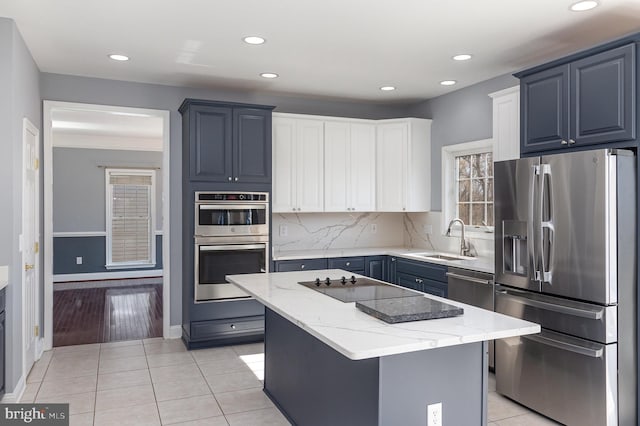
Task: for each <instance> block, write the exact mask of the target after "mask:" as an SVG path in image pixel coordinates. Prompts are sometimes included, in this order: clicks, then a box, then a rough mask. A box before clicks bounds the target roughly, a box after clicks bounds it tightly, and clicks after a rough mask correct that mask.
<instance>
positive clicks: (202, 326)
mask: <svg viewBox="0 0 640 426" xmlns="http://www.w3.org/2000/svg"><path fill="white" fill-rule="evenodd" d="M260 331H264V316H262V315H260V316H255V317H243V318H226V319H222V320H211V321H196V322H192V323H191V339H192V340H203V339H215V338H224V337H229V336H233V335H236V334H243V333H256V332H260Z"/></svg>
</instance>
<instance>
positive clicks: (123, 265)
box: [104, 167, 156, 270]
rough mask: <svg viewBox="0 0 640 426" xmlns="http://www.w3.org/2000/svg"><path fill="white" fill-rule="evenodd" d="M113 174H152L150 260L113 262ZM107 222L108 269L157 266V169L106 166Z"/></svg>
mask: <svg viewBox="0 0 640 426" xmlns="http://www.w3.org/2000/svg"><path fill="white" fill-rule="evenodd" d="M113 175H125V176H150V177H151V185H150V187H149V191H150V194H149V204H150V206H149V215H150V220H149V239H150V254H149V256H150V259H149V261H133V262H116V263H114V262H113V252H112V241H113V237H112V235H113V216H112V213H113V185H111V183H109V181H110V179H109V178H110V177H111V176H113ZM104 180H105V198H106V203H105V205H106V208H105V222H106V230H107V238H106V259H105V260H106V261H105V268H106V269H109V270H111V269H135V268H154V267H155V266H156V235H155V229H156V171H155V169H145V168H135V169H133V168H132V169H122V168H115V167H107V168H105V179H104Z"/></svg>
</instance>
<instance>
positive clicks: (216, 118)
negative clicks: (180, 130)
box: [189, 105, 233, 182]
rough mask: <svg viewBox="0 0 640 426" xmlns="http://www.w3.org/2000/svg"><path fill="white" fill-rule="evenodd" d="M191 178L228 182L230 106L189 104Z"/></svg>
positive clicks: (230, 141) (229, 165) (229, 178)
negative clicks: (191, 105)
mask: <svg viewBox="0 0 640 426" xmlns="http://www.w3.org/2000/svg"><path fill="white" fill-rule="evenodd" d="M191 108H192V109H191V111H190V113H189V114H190V121H191V122H190V123H189V135H190V136H189V137H190V138H191V141H190V144H189V145H190V151H191V152H190V157H191V161H190V163H191V167H190V168H189V169H190V177H191V180H196V181H198V180H200V181H214V182H229V181H231V180H232V179H233V177H232V175H233V173H232V167H233V165H232V157H233V152H232V140H231V109H230V108H222V107H211V106H202V105H197V106H193V107H191Z"/></svg>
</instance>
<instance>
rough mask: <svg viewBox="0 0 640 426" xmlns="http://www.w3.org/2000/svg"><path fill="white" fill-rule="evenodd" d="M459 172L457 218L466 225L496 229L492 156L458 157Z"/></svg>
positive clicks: (456, 161) (456, 165)
mask: <svg viewBox="0 0 640 426" xmlns="http://www.w3.org/2000/svg"><path fill="white" fill-rule="evenodd" d="M455 169H456V185H455V189H456V190H455V192H456V194H457V200H456V217H459V218H460V219H462V221H463V222H464V223H465V224H467V225H472V226H489V227H491V226H493V152H491V151H489V152H482V153H478V154H469V155H459V156H456V159H455Z"/></svg>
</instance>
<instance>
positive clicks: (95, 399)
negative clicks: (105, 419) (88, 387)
mask: <svg viewBox="0 0 640 426" xmlns="http://www.w3.org/2000/svg"><path fill="white" fill-rule="evenodd" d="M101 356H102V343H99V346H98V368H97V369H96V393H95V398H94V400H93V421H92V422H91V424H92V425H93V426H95V424H96V408H97V407H98V380H100V357H101ZM69 417H71V416H69Z"/></svg>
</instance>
